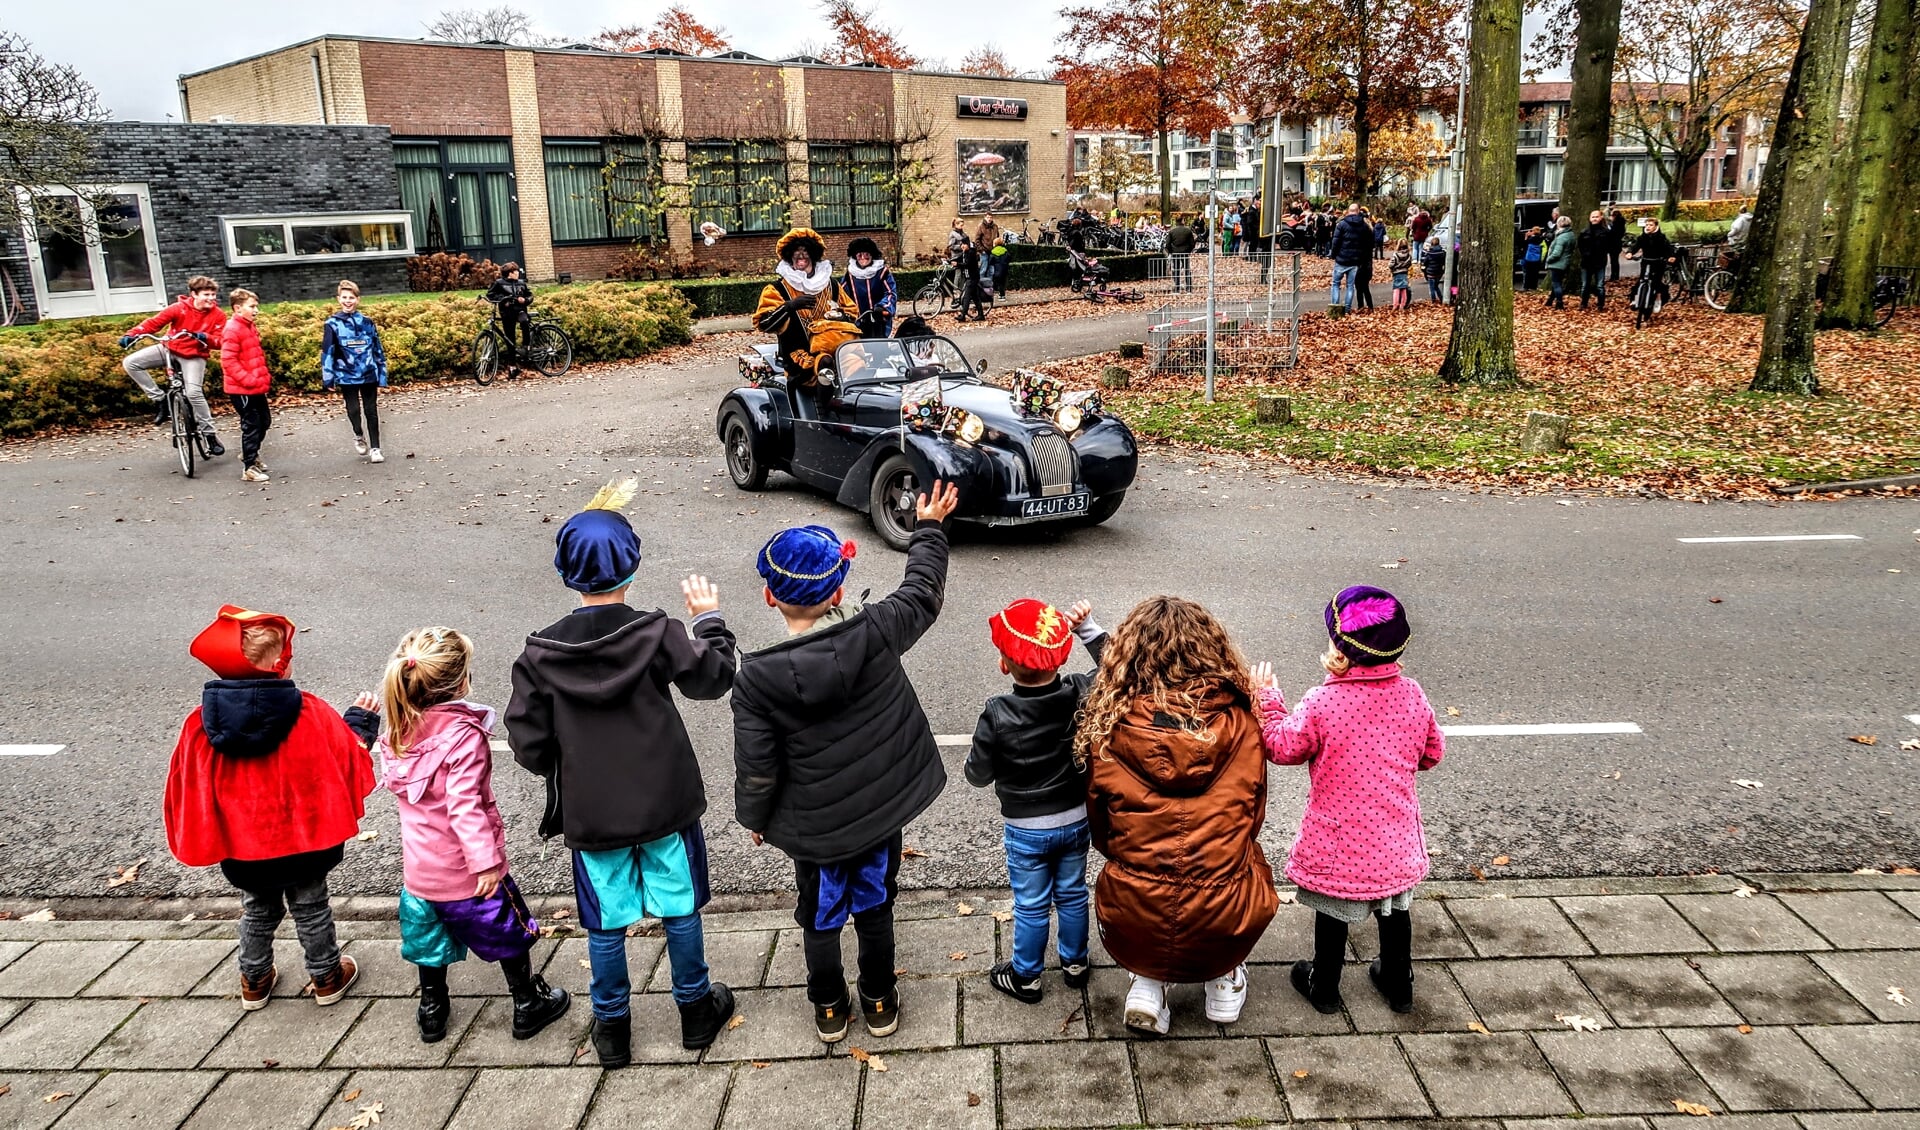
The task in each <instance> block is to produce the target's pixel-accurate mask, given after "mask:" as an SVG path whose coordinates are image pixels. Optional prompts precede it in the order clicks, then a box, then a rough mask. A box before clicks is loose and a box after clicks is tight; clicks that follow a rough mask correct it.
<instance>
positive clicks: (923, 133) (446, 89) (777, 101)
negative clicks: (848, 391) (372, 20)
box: [180, 36, 1067, 279]
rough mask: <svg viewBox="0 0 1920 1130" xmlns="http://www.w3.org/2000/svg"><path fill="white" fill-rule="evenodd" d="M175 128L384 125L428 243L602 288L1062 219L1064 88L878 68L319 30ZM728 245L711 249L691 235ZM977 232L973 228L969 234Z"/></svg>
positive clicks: (214, 89) (245, 65)
mask: <svg viewBox="0 0 1920 1130" xmlns="http://www.w3.org/2000/svg"><path fill="white" fill-rule="evenodd" d="M180 102H181V109H182V113H183V116H184V117H185V118H186V119H187V120H188V121H193V122H205V121H237V122H300V123H316V124H373V125H382V126H386V127H388V128H389V129H390V130H391V132H392V137H393V160H394V163H395V166H396V169H397V175H398V177H399V183H400V193H401V196H402V198H403V201H404V204H405V207H406V208H407V209H408V211H409V212H410V213H411V214H412V217H413V229H414V233H415V241H416V243H417V244H418V246H419V247H420V248H421V249H423V250H432V249H436V248H445V249H446V250H449V251H456V252H464V253H466V254H469V255H471V256H472V257H473V258H475V259H479V258H483V257H490V258H492V259H494V260H495V261H504V260H508V259H513V260H518V261H519V262H521V263H523V264H525V266H526V268H527V272H528V274H529V276H530V277H532V278H534V279H551V278H555V277H557V276H559V275H563V274H564V275H569V276H572V277H575V278H596V277H602V276H604V275H606V274H607V273H608V272H609V271H611V270H613V269H614V268H615V266H616V265H617V264H619V263H620V262H621V261H622V259H623V258H624V257H627V256H630V255H634V254H636V252H635V247H636V244H651V245H653V247H654V248H655V249H656V250H655V251H652V252H648V253H647V254H648V255H650V256H653V257H655V258H656V261H662V262H664V261H666V260H668V259H672V260H677V261H680V262H683V263H684V262H687V261H691V262H692V263H693V264H694V265H695V266H696V267H697V268H702V269H716V268H717V269H724V270H729V271H734V270H738V271H752V272H759V271H764V270H766V268H767V265H768V264H769V263H770V262H771V260H772V257H773V244H774V241H775V240H776V239H777V238H778V236H779V235H780V233H781V232H784V231H785V230H787V228H789V227H791V226H794V225H796V224H808V225H810V226H812V227H815V228H818V229H819V230H820V231H821V232H822V234H823V235H825V236H826V238H827V244H828V247H829V253H830V255H831V256H832V257H833V258H834V259H835V260H839V259H840V258H842V256H843V253H844V247H845V243H846V241H847V240H848V239H850V238H851V237H853V236H854V235H857V234H865V235H870V236H872V237H874V238H875V239H876V240H877V241H878V242H880V244H881V245H882V246H883V247H884V248H886V249H887V252H888V254H889V255H890V256H892V257H894V258H895V259H905V260H911V259H913V258H914V257H915V256H918V255H924V254H931V253H935V252H937V251H939V250H940V249H941V248H942V247H943V246H944V242H945V233H946V231H947V228H948V225H949V224H950V223H951V221H952V219H953V217H954V216H955V215H956V214H959V215H967V216H971V215H975V214H979V213H983V212H985V211H987V210H988V209H989V208H991V209H992V210H993V212H994V215H995V217H996V219H998V220H999V221H1000V222H1001V224H1002V225H1004V226H1010V227H1014V228H1018V227H1019V226H1020V224H1021V221H1022V220H1023V219H1025V218H1026V217H1027V216H1028V215H1031V214H1038V215H1040V216H1041V217H1042V218H1045V217H1048V216H1051V215H1055V214H1057V213H1058V212H1059V211H1060V200H1059V197H1060V194H1061V193H1062V191H1063V189H1064V185H1065V181H1066V167H1065V162H1066V153H1067V148H1066V136H1065V135H1066V88H1065V86H1064V85H1062V84H1059V83H1055V82H1048V81H1041V80H1032V79H998V78H983V77H980V76H973V75H950V74H942V73H933V72H922V71H893V70H887V69H884V68H880V67H873V66H828V65H825V64H823V63H821V62H819V61H818V60H816V59H812V58H810V57H806V56H800V57H796V58H791V59H783V60H779V61H771V60H765V59H759V58H756V57H754V56H750V55H747V54H746V53H744V52H739V51H733V52H727V53H726V54H724V55H721V56H716V57H712V58H698V57H693V56H687V55H680V54H675V53H670V52H641V53H633V54H626V53H620V52H611V51H603V50H599V49H597V48H591V47H585V46H579V47H569V48H554V49H546V48H539V49H535V48H521V47H511V46H507V45H505V44H449V43H430V42H420V41H403V40H388V39H374V38H365V37H348V38H341V37H333V36H329V37H325V38H321V39H315V40H310V41H307V42H305V43H299V44H295V45H293V46H291V47H286V48H283V49H281V50H278V51H272V52H268V53H266V54H263V55H258V56H255V57H253V58H250V59H243V60H241V61H239V62H235V63H229V64H227V65H225V66H221V67H215V68H213V69H211V70H206V71H201V72H198V73H196V74H191V75H186V76H183V77H182V78H181V79H180ZM706 222H711V223H714V224H717V225H718V226H719V227H721V228H722V229H724V230H725V231H726V232H727V233H728V234H727V236H726V237H725V238H723V239H720V240H719V241H718V242H716V243H715V244H713V245H711V246H709V245H707V243H706V242H705V240H703V239H702V238H701V237H700V230H701V225H702V223H706ZM969 222H971V221H969Z"/></svg>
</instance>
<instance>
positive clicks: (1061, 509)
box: [1020, 491, 1093, 518]
mask: <svg viewBox="0 0 1920 1130" xmlns="http://www.w3.org/2000/svg"><path fill="white" fill-rule="evenodd" d="M1092 505H1093V496H1092V495H1090V494H1087V493H1086V492H1085V491H1082V492H1080V493H1079V494H1062V495H1056V496H1054V497H1053V498H1029V499H1027V500H1026V501H1025V502H1022V503H1021V504H1020V516H1021V517H1022V518H1058V517H1062V516H1064V515H1067V514H1085V513H1086V512H1087V509H1088V507H1090V506H1092Z"/></svg>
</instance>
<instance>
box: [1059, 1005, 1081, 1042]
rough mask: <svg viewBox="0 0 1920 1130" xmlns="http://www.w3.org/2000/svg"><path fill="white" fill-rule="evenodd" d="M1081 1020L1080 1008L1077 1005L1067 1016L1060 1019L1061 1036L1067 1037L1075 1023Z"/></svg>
mask: <svg viewBox="0 0 1920 1130" xmlns="http://www.w3.org/2000/svg"><path fill="white" fill-rule="evenodd" d="M1079 1019H1080V1006H1079V1005H1077V1004H1076V1005H1074V1006H1073V1008H1072V1009H1071V1010H1070V1011H1069V1012H1068V1013H1067V1014H1066V1015H1065V1016H1063V1017H1061V1018H1060V1034H1061V1035H1062V1036H1064V1035H1066V1034H1067V1032H1068V1031H1069V1030H1070V1029H1072V1027H1073V1025H1074V1022H1075V1021H1077V1020H1079Z"/></svg>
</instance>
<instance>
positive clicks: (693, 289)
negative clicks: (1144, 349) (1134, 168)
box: [662, 243, 1160, 318]
mask: <svg viewBox="0 0 1920 1130" xmlns="http://www.w3.org/2000/svg"><path fill="white" fill-rule="evenodd" d="M1012 254H1013V263H1012V264H1011V265H1010V266H1009V267H1008V268H1007V282H1008V284H1009V286H1010V287H1011V288H1012V289H1014V290H1040V289H1043V288H1046V287H1055V286H1065V285H1067V250H1066V248H1064V247H1056V246H1041V245H1036V244H1027V243H1017V244H1014V245H1013V247H1012ZM1159 257H1160V256H1158V255H1155V254H1150V253H1145V252H1137V253H1133V254H1122V253H1119V252H1115V253H1114V254H1112V255H1105V256H1100V262H1102V263H1104V264H1106V265H1107V266H1108V267H1109V268H1111V269H1112V271H1113V280H1114V281H1115V282H1137V281H1140V280H1143V279H1145V278H1146V277H1147V263H1148V262H1149V261H1150V260H1153V259H1157V258H1159ZM937 271H938V268H937V267H905V268H901V269H899V270H896V271H894V272H893V280H894V283H895V285H896V286H898V287H899V288H900V304H901V306H902V307H903V308H904V307H906V306H908V305H910V304H911V303H912V301H913V295H914V292H915V291H917V290H919V289H920V288H921V287H923V286H925V285H927V284H928V283H930V282H932V281H933V277H934V274H935V273H936V272H937ZM772 281H773V276H771V275H765V276H762V277H759V278H751V279H701V280H697V281H692V282H675V283H668V284H662V285H670V286H673V287H675V288H676V289H678V290H679V291H680V292H681V293H682V294H684V295H686V296H687V299H688V300H689V301H690V302H692V303H693V310H694V316H695V317H698V318H715V317H723V316H727V315H737V314H751V313H753V309H754V307H755V306H757V305H758V304H759V302H760V292H761V291H762V290H764V289H766V285H767V284H768V283H770V282H772Z"/></svg>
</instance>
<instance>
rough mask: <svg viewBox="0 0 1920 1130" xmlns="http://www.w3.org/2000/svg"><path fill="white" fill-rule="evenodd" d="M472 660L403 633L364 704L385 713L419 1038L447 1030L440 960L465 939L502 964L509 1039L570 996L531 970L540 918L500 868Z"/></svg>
mask: <svg viewBox="0 0 1920 1130" xmlns="http://www.w3.org/2000/svg"><path fill="white" fill-rule="evenodd" d="M472 669H473V644H472V643H470V642H469V641H468V640H467V637H466V636H464V635H461V634H460V633H459V632H457V631H454V630H453V629H452V628H421V629H419V630H418V631H412V632H408V633H407V634H406V635H405V636H403V637H402V638H401V640H400V646H399V647H397V648H395V649H394V653H393V658H392V659H390V660H388V661H387V673H386V678H385V680H384V681H383V683H382V685H381V695H380V699H379V700H378V703H377V705H375V706H374V708H375V709H379V710H382V711H383V712H384V713H385V715H386V727H385V729H384V731H383V732H382V733H381V735H380V737H379V739H378V740H377V741H376V742H375V743H374V747H373V749H374V758H375V760H376V761H377V762H378V763H379V766H380V775H381V780H382V783H384V784H385V785H386V787H387V788H388V790H390V791H391V792H392V793H393V794H394V797H395V798H396V799H397V800H398V802H399V808H400V849H401V858H402V862H403V864H404V867H405V874H406V887H405V889H404V890H402V891H401V892H400V956H401V957H402V958H403V959H405V960H407V961H410V962H412V963H413V964H414V965H416V966H418V967H419V970H420V1011H419V1017H418V1019H419V1023H420V1039H421V1041H422V1042H424V1043H429V1044H433V1043H438V1042H439V1041H441V1040H442V1039H445V1038H446V1035H447V1020H448V1017H449V1016H450V1013H451V1008H450V1002H449V1001H448V999H447V966H449V965H452V964H453V963H454V962H456V961H463V960H465V959H466V956H467V951H468V950H472V951H473V953H474V956H476V957H478V958H479V959H480V960H482V961H494V962H499V963H500V970H501V972H502V973H504V974H505V975H506V979H507V988H508V989H509V990H510V991H511V992H512V994H513V1038H514V1039H516V1040H527V1039H532V1038H533V1036H534V1035H536V1034H537V1033H538V1032H539V1031H540V1030H541V1029H542V1028H545V1027H546V1026H547V1025H548V1024H551V1023H552V1022H553V1021H555V1020H558V1019H559V1018H560V1017H561V1016H563V1015H565V1013H566V1011H567V1006H568V1003H569V1001H568V996H567V993H566V990H564V989H556V988H550V987H549V986H548V985H547V983H546V980H545V979H544V978H542V977H541V976H540V975H539V974H537V973H535V972H534V971H533V963H532V959H531V957H530V956H529V954H530V951H531V950H532V949H533V943H534V942H535V941H537V940H538V939H539V937H540V924H539V923H538V922H536V921H535V920H534V917H533V914H532V913H531V912H530V911H529V910H528V909H527V904H526V900H524V899H522V898H521V897H520V889H519V887H517V886H515V885H514V882H513V877H512V876H511V875H509V874H507V827H506V822H505V821H503V820H502V819H501V818H500V806H499V805H498V804H496V803H495V802H494V797H493V749H492V746H491V744H490V742H489V735H490V734H491V733H492V732H493V725H494V710H493V708H492V707H490V706H482V705H480V704H479V703H474V702H467V701H466V700H465V699H466V694H467V690H468V687H469V686H470V677H469V673H470V672H471V671H472ZM362 697H363V703H367V704H372V703H371V701H370V700H372V696H371V695H367V696H362Z"/></svg>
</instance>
